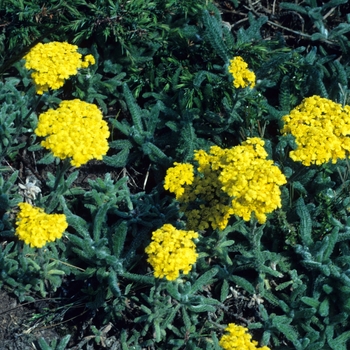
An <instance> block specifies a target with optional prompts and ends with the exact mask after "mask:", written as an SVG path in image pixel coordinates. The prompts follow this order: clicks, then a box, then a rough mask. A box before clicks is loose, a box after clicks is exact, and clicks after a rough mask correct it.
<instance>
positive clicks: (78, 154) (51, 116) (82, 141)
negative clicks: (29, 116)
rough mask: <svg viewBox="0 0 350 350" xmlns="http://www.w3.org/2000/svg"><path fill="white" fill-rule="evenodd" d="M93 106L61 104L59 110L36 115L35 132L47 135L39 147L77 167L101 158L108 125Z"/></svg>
mask: <svg viewBox="0 0 350 350" xmlns="http://www.w3.org/2000/svg"><path fill="white" fill-rule="evenodd" d="M102 118H103V116H102V113H101V111H100V110H99V109H98V108H97V106H96V105H94V104H91V103H87V102H84V101H80V100H78V99H76V100H71V101H62V102H61V103H60V105H59V107H58V108H57V109H56V110H54V109H49V110H48V111H47V112H44V113H42V114H41V115H40V116H39V122H38V126H37V128H36V129H35V133H36V135H38V136H44V137H45V136H47V138H46V139H45V140H44V141H42V142H41V145H42V146H43V147H45V148H47V149H50V150H51V151H52V153H53V154H54V156H55V157H58V158H61V159H65V158H72V160H71V164H72V165H73V166H76V167H79V166H81V165H82V164H85V163H87V162H88V161H89V160H91V159H99V160H100V159H102V156H104V155H105V154H106V153H107V151H108V148H109V146H108V141H107V138H108V137H109V130H108V124H107V123H106V122H105V121H104V120H103V119H102Z"/></svg>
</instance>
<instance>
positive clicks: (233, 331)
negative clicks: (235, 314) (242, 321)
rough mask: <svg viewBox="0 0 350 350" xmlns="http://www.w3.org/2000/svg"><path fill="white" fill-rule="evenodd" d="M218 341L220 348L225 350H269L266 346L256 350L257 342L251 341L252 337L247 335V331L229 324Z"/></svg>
mask: <svg viewBox="0 0 350 350" xmlns="http://www.w3.org/2000/svg"><path fill="white" fill-rule="evenodd" d="M225 331H226V332H228V334H224V335H223V336H222V337H221V339H220V342H219V344H220V346H221V347H222V348H223V349H225V350H270V348H268V347H267V346H263V347H262V348H257V347H256V346H257V344H258V343H257V342H256V341H254V340H253V341H252V340H251V338H252V336H251V335H250V334H249V333H248V329H247V328H245V327H242V326H238V325H235V324H234V323H230V324H229V325H228V326H227V328H225Z"/></svg>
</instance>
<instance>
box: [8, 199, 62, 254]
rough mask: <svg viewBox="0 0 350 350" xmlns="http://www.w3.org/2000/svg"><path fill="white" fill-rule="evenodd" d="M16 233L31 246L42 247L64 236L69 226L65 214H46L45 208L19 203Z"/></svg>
mask: <svg viewBox="0 0 350 350" xmlns="http://www.w3.org/2000/svg"><path fill="white" fill-rule="evenodd" d="M18 206H19V208H20V212H19V213H18V215H17V220H16V225H17V228H16V231H15V234H16V235H17V236H18V238H19V239H20V240H22V241H24V242H25V243H26V244H29V245H30V246H31V247H35V248H42V247H43V246H44V245H45V244H46V243H47V242H53V241H54V240H56V239H59V238H61V237H62V235H63V232H64V231H65V230H66V228H67V227H68V224H67V221H66V216H65V215H64V214H46V213H45V212H44V210H43V209H41V208H37V207H33V206H32V205H30V204H28V203H19V204H18Z"/></svg>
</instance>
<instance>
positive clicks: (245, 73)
mask: <svg viewBox="0 0 350 350" xmlns="http://www.w3.org/2000/svg"><path fill="white" fill-rule="evenodd" d="M228 71H229V72H230V73H231V74H232V76H233V79H234V80H233V85H234V87H235V88H237V89H238V88H240V87H241V88H245V87H247V86H250V87H251V88H253V87H254V86H255V74H254V72H252V71H251V70H249V69H248V64H247V63H246V62H244V60H243V58H242V57H240V56H236V57H234V58H233V59H232V60H231V61H230V65H229V67H228Z"/></svg>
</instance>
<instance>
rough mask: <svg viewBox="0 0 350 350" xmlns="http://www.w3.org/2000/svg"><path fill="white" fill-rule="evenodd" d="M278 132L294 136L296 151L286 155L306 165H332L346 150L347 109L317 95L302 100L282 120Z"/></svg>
mask: <svg viewBox="0 0 350 350" xmlns="http://www.w3.org/2000/svg"><path fill="white" fill-rule="evenodd" d="M283 121H284V127H283V129H282V130H281V132H282V133H284V134H286V133H291V134H292V135H294V137H295V142H296V144H297V149H296V150H294V151H291V152H290V154H289V156H290V157H291V158H292V159H293V160H294V161H299V162H302V164H304V165H306V166H310V165H311V164H317V165H320V164H323V163H327V162H329V161H330V160H331V161H332V163H336V162H337V160H338V159H344V158H346V156H347V155H348V154H349V151H350V138H349V137H348V136H349V135H350V106H345V107H342V106H341V105H340V104H339V103H335V102H333V101H331V100H328V99H326V98H322V97H320V96H311V97H308V98H305V99H304V100H303V101H302V103H301V104H300V105H299V106H297V107H296V108H294V109H293V110H292V111H291V112H290V114H289V115H286V116H284V117H283Z"/></svg>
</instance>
